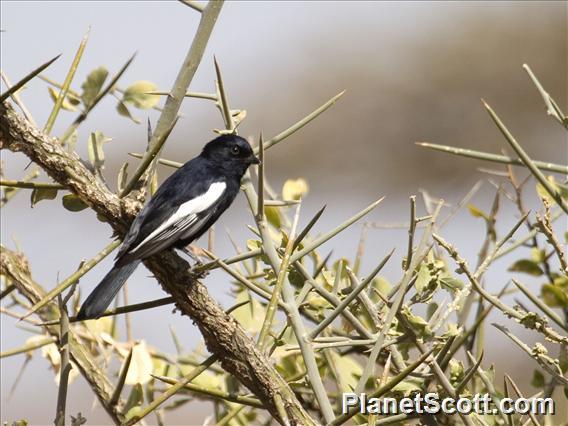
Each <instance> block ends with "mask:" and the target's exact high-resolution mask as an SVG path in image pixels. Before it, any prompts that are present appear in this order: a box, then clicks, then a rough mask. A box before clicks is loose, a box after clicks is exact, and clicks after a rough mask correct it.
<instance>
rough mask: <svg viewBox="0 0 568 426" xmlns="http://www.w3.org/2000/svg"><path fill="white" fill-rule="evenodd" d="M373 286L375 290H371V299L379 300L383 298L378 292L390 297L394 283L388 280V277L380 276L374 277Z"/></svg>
mask: <svg viewBox="0 0 568 426" xmlns="http://www.w3.org/2000/svg"><path fill="white" fill-rule="evenodd" d="M371 288H372V289H373V291H372V292H371V300H372V301H373V302H378V301H379V300H382V299H381V298H380V297H379V296H378V295H377V293H378V294H380V295H381V296H383V297H385V298H388V295H389V293H390V291H391V289H392V285H391V283H389V282H388V281H387V279H386V278H384V277H381V276H378V277H375V278H373V281H372V282H371Z"/></svg>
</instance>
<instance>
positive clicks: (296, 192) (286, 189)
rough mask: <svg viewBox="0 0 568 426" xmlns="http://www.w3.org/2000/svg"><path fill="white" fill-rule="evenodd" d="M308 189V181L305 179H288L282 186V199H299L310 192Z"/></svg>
mask: <svg viewBox="0 0 568 426" xmlns="http://www.w3.org/2000/svg"><path fill="white" fill-rule="evenodd" d="M308 190H309V188H308V183H307V182H306V181H305V180H304V179H302V178H299V179H288V180H287V181H286V182H284V186H283V187H282V199H283V200H285V201H290V200H299V199H301V198H303V197H304V196H305V195H306V194H307V193H308Z"/></svg>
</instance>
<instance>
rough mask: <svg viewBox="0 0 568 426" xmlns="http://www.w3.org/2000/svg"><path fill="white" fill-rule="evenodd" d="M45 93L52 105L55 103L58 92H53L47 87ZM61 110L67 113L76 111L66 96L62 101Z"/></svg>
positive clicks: (51, 88)
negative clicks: (46, 92) (47, 93)
mask: <svg viewBox="0 0 568 426" xmlns="http://www.w3.org/2000/svg"><path fill="white" fill-rule="evenodd" d="M47 91H48V92H49V97H50V98H51V100H52V101H53V103H55V102H57V99H58V98H59V94H60V92H58V91H57V90H55V89H54V88H53V87H51V86H47ZM61 108H63V109H65V110H67V111H77V108H76V107H75V105H73V103H71V102H70V101H69V97H68V96H66V97H65V99H63V102H62V103H61Z"/></svg>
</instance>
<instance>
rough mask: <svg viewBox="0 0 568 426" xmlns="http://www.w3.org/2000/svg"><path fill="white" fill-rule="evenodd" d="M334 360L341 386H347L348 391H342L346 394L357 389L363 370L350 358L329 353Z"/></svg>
mask: <svg viewBox="0 0 568 426" xmlns="http://www.w3.org/2000/svg"><path fill="white" fill-rule="evenodd" d="M329 353H330V355H331V356H332V357H333V358H334V359H333V362H334V364H335V367H336V369H337V374H338V375H339V376H340V377H339V378H338V380H339V382H340V383H341V384H344V385H346V386H347V389H342V391H344V392H349V391H351V390H352V389H355V388H356V387H357V383H358V382H359V378H360V377H361V375H362V374H363V369H362V368H361V366H360V365H359V363H358V362H357V361H355V360H354V359H353V358H351V357H349V356H346V355H344V356H341V355H339V354H338V353H337V352H335V351H334V352H331V351H330V352H329Z"/></svg>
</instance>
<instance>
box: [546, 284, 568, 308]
mask: <svg viewBox="0 0 568 426" xmlns="http://www.w3.org/2000/svg"><path fill="white" fill-rule="evenodd" d="M541 294H542V299H543V300H544V303H546V304H547V305H548V306H550V307H552V308H568V294H567V293H566V290H565V289H562V288H560V287H558V286H555V285H552V284H544V285H543V286H542V289H541Z"/></svg>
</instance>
